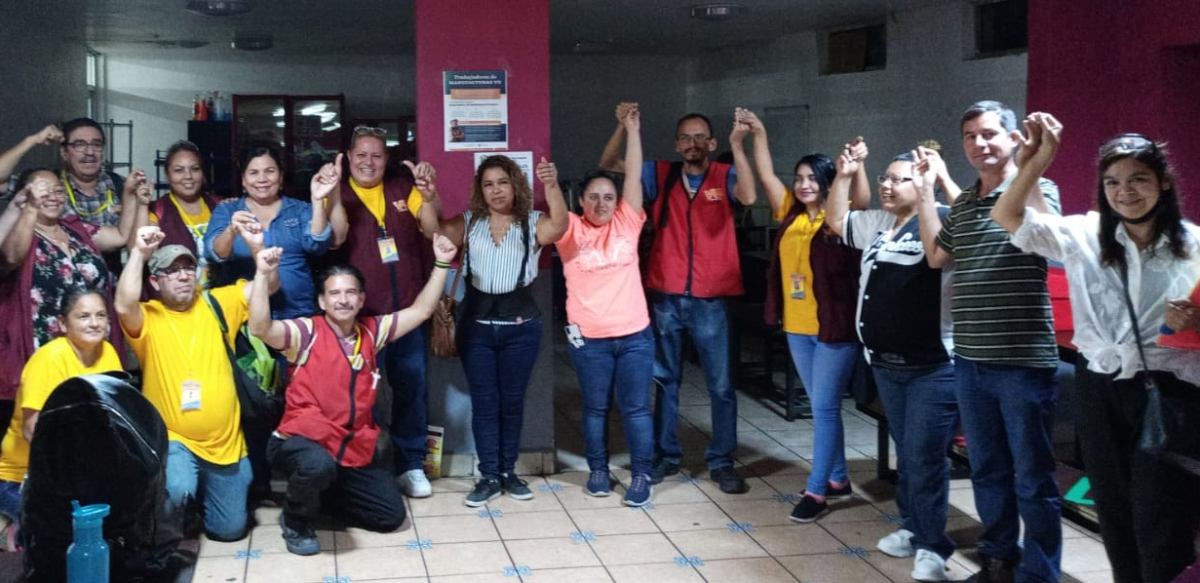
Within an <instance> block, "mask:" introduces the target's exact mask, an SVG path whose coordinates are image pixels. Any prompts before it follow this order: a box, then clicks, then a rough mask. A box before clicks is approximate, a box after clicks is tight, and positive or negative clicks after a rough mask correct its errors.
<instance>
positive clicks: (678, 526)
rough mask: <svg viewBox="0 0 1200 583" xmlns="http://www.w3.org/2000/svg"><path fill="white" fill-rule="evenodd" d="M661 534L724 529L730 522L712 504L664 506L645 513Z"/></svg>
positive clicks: (727, 517)
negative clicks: (659, 529)
mask: <svg viewBox="0 0 1200 583" xmlns="http://www.w3.org/2000/svg"><path fill="white" fill-rule="evenodd" d="M646 514H648V515H649V516H650V518H653V519H654V522H655V524H657V525H658V526H659V528H661V529H662V530H663V532H672V531H678V530H711V529H714V528H726V525H728V524H729V523H730V522H732V520H730V518H729V516H727V515H726V514H725V513H724V512H722V511H721V509H720V508H719V507H718V506H717V505H716V504H714V503H712V502H701V503H698V504H666V505H663V506H655V507H654V508H653V509H651V510H648V511H646Z"/></svg>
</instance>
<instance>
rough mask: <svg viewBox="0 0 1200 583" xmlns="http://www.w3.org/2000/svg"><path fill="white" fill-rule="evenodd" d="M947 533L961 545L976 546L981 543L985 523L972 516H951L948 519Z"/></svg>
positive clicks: (962, 546) (965, 546) (966, 546)
mask: <svg viewBox="0 0 1200 583" xmlns="http://www.w3.org/2000/svg"><path fill="white" fill-rule="evenodd" d="M946 533H947V534H949V535H950V539H951V540H953V541H954V544H956V545H958V546H959V547H961V548H969V547H974V546H978V545H979V537H980V536H981V535H982V534H983V524H981V523H980V522H979V520H978V519H975V518H971V517H970V516H951V517H949V518H947V519H946Z"/></svg>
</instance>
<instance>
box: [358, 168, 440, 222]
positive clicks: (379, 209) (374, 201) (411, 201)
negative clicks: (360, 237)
mask: <svg viewBox="0 0 1200 583" xmlns="http://www.w3.org/2000/svg"><path fill="white" fill-rule="evenodd" d="M350 188H351V189H353V190H354V194H357V195H358V199H359V200H361V201H362V203H363V206H365V207H367V210H369V211H371V214H372V215H373V216H374V217H375V222H377V223H379V226H381V227H382V226H383V217H384V213H385V212H386V211H387V200H386V199H385V198H384V196H383V183H382V182H380V183H379V184H376V185H375V186H372V187H371V188H366V187H363V186H359V185H358V183H357V182H355V181H354V179H353V178H351V179H350ZM422 202H423V199H422V198H421V192H420V191H419V190H417V187H415V186H414V187H413V188H412V190H410V191H409V192H408V200H407V201H405V204H406V205H407V208H408V212H410V213H412V215H413V216H414V217H415V216H417V213H418V212H420V211H421V203H422Z"/></svg>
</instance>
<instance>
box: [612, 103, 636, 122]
mask: <svg viewBox="0 0 1200 583" xmlns="http://www.w3.org/2000/svg"><path fill="white" fill-rule="evenodd" d="M637 108H638V104H637V102H636V101H622V102H621V103H618V104H617V111H616V114H617V125H620V126H621V127H624V126H625V117H626V116H628V115H629V112H631V111H637Z"/></svg>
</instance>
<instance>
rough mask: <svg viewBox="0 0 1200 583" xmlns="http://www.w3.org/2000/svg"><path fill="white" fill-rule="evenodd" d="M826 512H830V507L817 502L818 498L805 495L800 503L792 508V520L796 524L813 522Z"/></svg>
mask: <svg viewBox="0 0 1200 583" xmlns="http://www.w3.org/2000/svg"><path fill="white" fill-rule="evenodd" d="M826 512H829V505H828V504H826V503H824V502H817V499H816V498H813V497H812V496H808V495H804V496H801V497H800V503H799V504H796V507H795V508H792V520H793V521H795V522H812V521H814V520H816V519H818V518H820V517H821V516H822V515H824V514H825V513H826Z"/></svg>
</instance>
